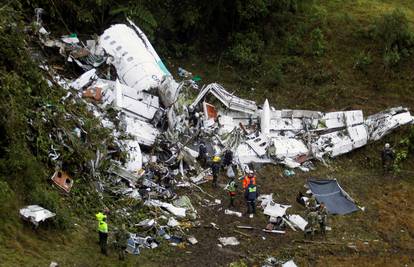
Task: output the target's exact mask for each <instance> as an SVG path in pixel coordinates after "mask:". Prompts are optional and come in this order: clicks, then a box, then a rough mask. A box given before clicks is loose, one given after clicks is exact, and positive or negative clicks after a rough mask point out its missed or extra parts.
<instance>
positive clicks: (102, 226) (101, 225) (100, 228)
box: [98, 221, 108, 233]
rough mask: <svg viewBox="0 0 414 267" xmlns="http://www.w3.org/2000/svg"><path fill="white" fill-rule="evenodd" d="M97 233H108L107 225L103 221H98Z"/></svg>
mask: <svg viewBox="0 0 414 267" xmlns="http://www.w3.org/2000/svg"><path fill="white" fill-rule="evenodd" d="M98 231H99V232H101V233H108V224H107V223H106V222H105V221H99V226H98Z"/></svg>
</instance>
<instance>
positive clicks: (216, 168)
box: [211, 155, 221, 188]
mask: <svg viewBox="0 0 414 267" xmlns="http://www.w3.org/2000/svg"><path fill="white" fill-rule="evenodd" d="M220 166H221V158H220V157H219V156H217V155H216V156H214V157H213V163H212V165H211V171H212V173H213V187H215V188H216V187H217V186H218V185H217V181H218V176H219V174H220Z"/></svg>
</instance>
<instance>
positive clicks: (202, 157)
mask: <svg viewBox="0 0 414 267" xmlns="http://www.w3.org/2000/svg"><path fill="white" fill-rule="evenodd" d="M197 159H198V160H199V161H200V165H201V167H203V168H205V167H206V165H207V147H206V144H205V143H204V141H201V142H200V145H199V146H198V157H197Z"/></svg>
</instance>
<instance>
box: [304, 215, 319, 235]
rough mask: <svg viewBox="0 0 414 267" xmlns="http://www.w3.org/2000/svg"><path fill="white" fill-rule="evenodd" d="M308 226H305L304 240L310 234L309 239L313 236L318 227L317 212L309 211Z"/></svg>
mask: <svg viewBox="0 0 414 267" xmlns="http://www.w3.org/2000/svg"><path fill="white" fill-rule="evenodd" d="M307 219H308V224H307V225H306V226H305V238H306V237H307V236H308V235H309V234H310V235H311V239H313V237H314V235H315V231H316V228H317V227H318V212H317V211H310V212H309V213H308V217H307Z"/></svg>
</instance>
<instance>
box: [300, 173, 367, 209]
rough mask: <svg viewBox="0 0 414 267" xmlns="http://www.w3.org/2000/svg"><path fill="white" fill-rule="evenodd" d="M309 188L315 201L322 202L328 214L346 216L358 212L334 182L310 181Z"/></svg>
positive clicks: (355, 206) (351, 201)
mask: <svg viewBox="0 0 414 267" xmlns="http://www.w3.org/2000/svg"><path fill="white" fill-rule="evenodd" d="M308 185H309V188H310V190H311V191H312V194H313V195H314V196H315V198H316V200H317V201H318V202H319V203H321V202H324V203H325V206H326V208H327V210H328V212H329V213H330V214H340V215H343V214H348V213H351V212H354V211H357V210H359V209H358V207H357V205H355V203H354V201H353V200H352V199H350V197H349V196H348V194H347V193H346V192H345V191H344V190H342V188H341V187H340V186H339V184H338V182H337V181H336V180H310V181H309V182H308Z"/></svg>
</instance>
